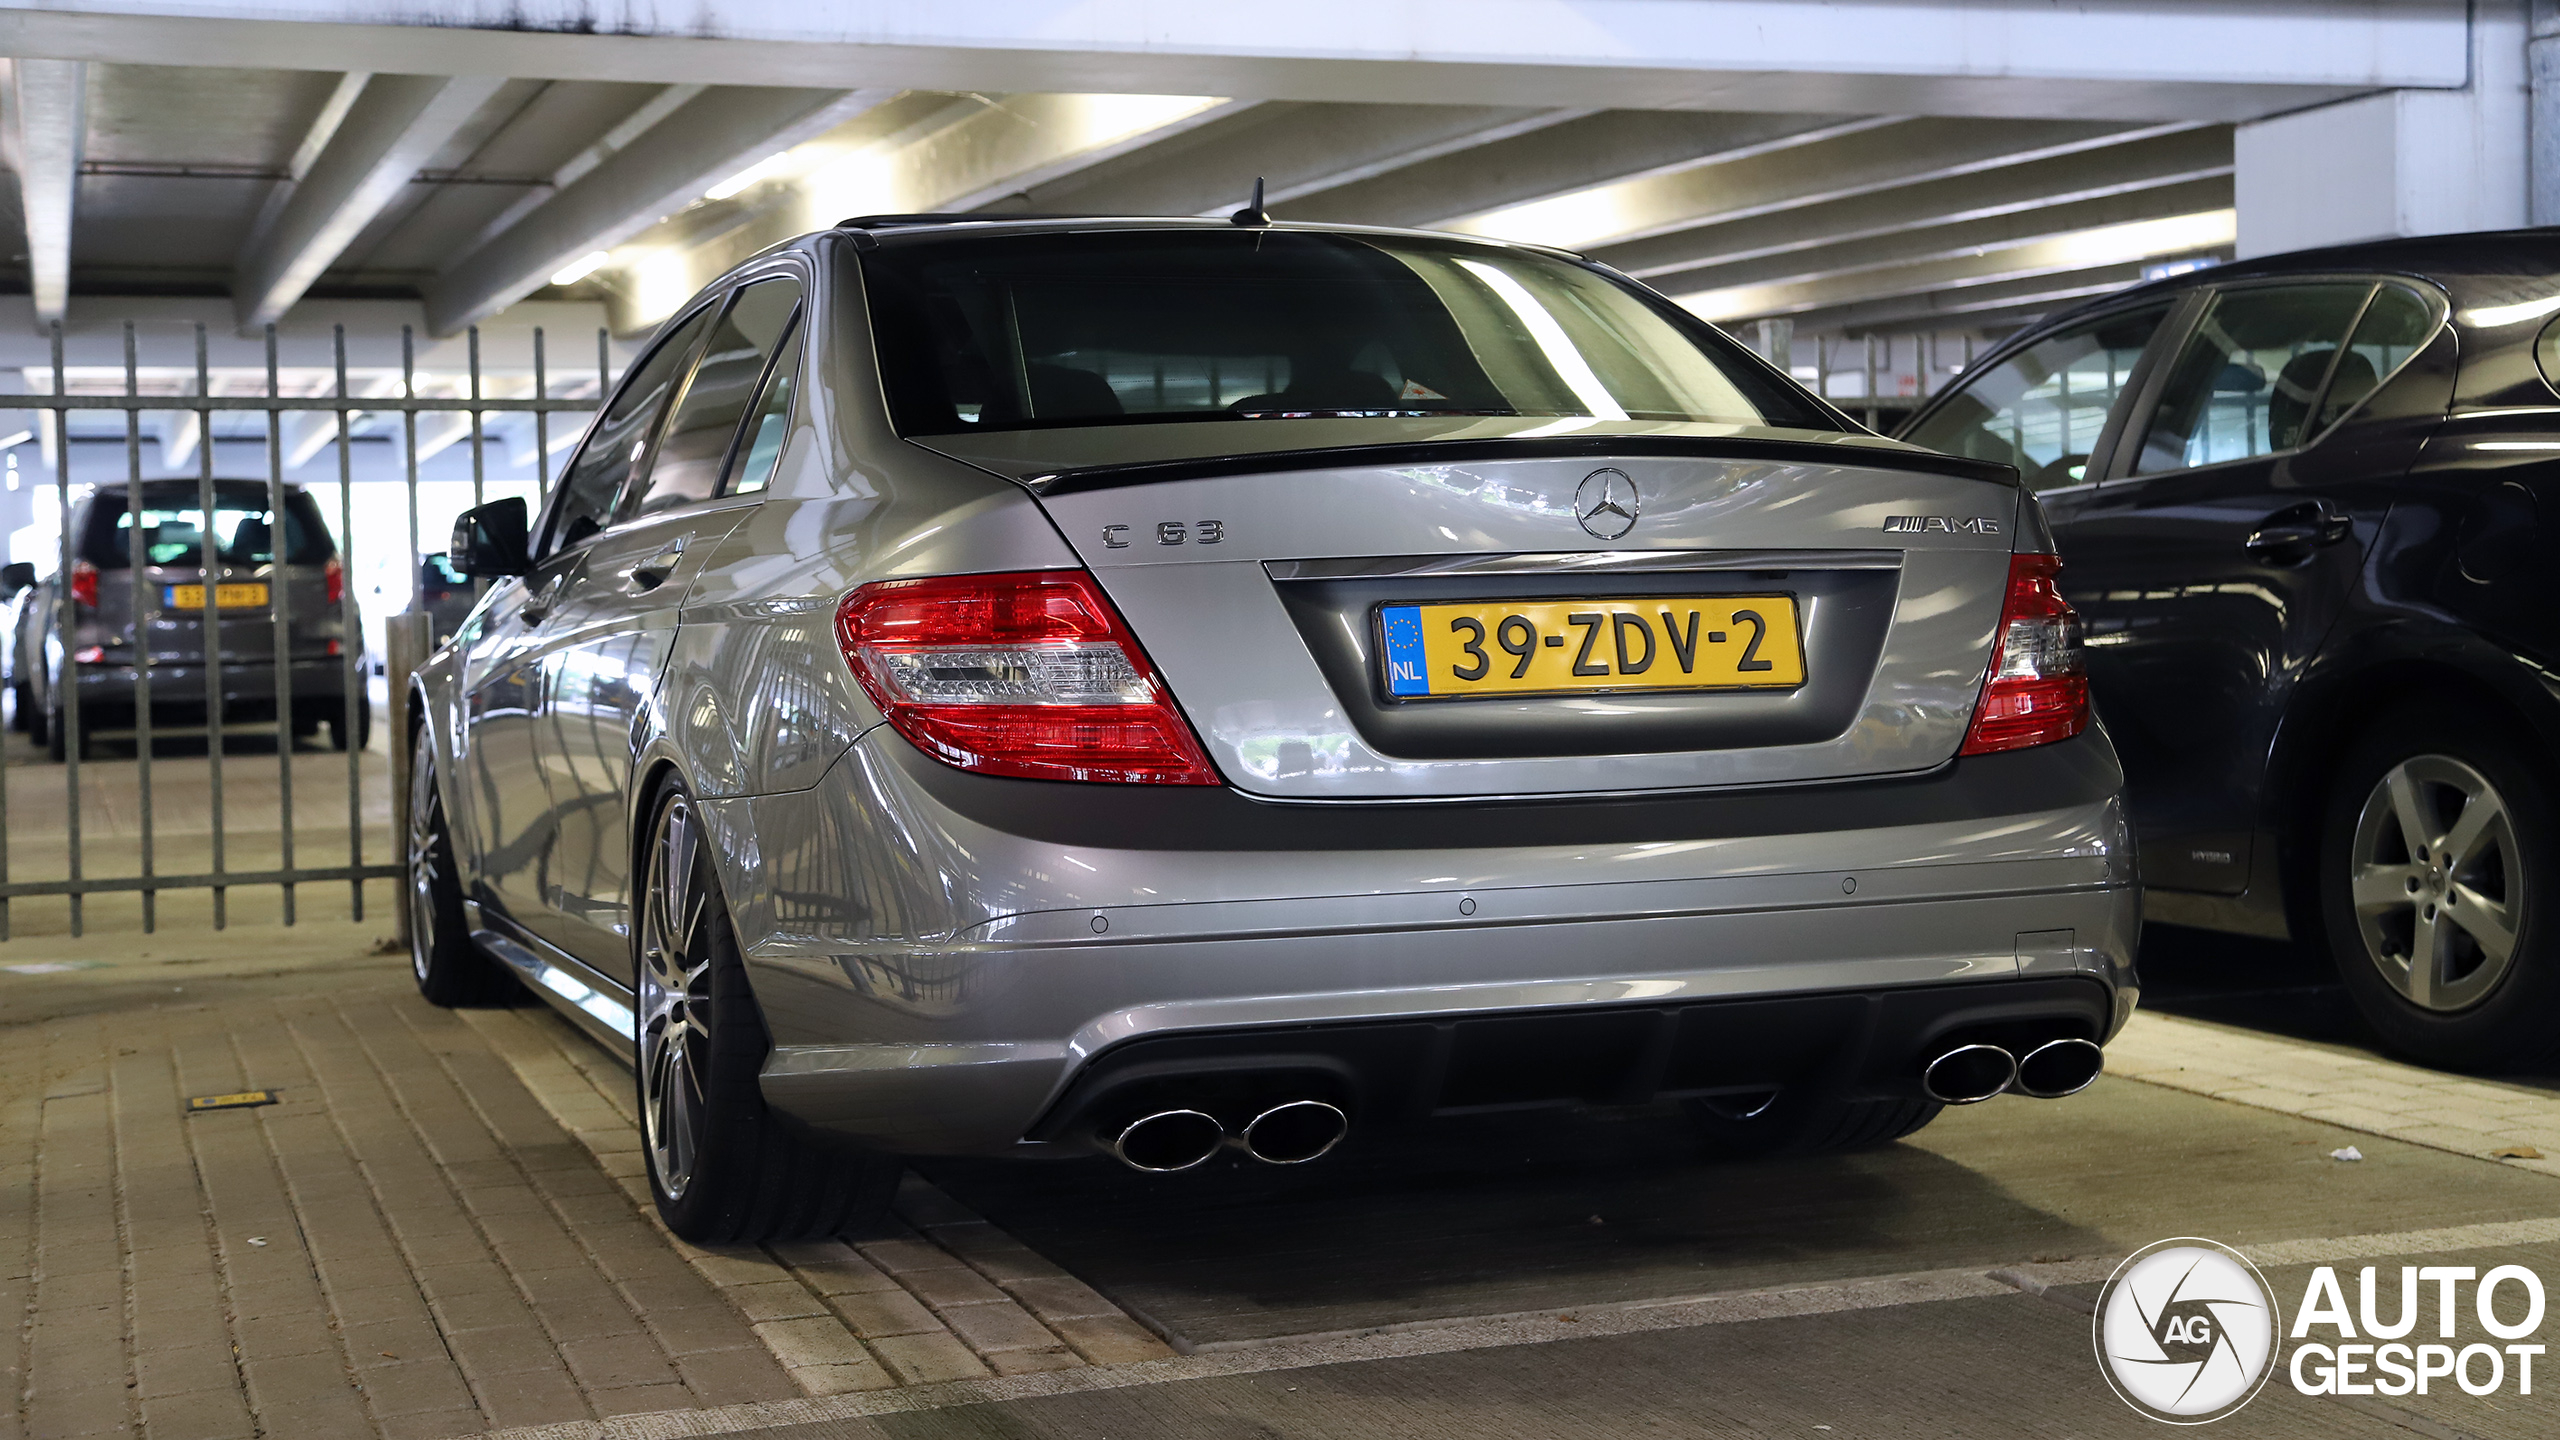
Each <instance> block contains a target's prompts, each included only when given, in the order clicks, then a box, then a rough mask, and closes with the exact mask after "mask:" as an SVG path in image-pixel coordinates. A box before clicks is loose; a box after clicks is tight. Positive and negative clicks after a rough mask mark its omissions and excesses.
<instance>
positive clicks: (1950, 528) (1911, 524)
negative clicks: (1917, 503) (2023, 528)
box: [1884, 515, 2000, 535]
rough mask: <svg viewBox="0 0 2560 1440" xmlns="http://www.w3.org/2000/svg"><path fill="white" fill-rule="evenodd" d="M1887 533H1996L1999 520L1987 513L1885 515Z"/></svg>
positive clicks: (1885, 530) (1997, 532) (1998, 530)
mask: <svg viewBox="0 0 2560 1440" xmlns="http://www.w3.org/2000/svg"><path fill="white" fill-rule="evenodd" d="M1884 533H1886V534H1887V535H1997V534H1999V533H2000V522H1999V521H1997V520H1994V519H1992V518H1991V517H1990V516H1988V515H1975V516H1971V517H1965V516H1957V515H1887V516H1886V517H1884Z"/></svg>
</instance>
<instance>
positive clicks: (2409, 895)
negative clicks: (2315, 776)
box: [2348, 755, 2526, 1012]
mask: <svg viewBox="0 0 2560 1440" xmlns="http://www.w3.org/2000/svg"><path fill="white" fill-rule="evenodd" d="M2348 859H2349V864H2350V865H2351V866H2352V867H2353V868H2352V873H2351V877H2350V880H2351V886H2352V889H2351V893H2352V895H2353V897H2354V903H2355V915H2356V929H2357V931H2358V933H2359V934H2360V936H2361V937H2362V939H2363V941H2364V950H2365V955H2366V957H2367V958H2368V959H2370V960H2371V961H2372V962H2373V964H2374V966H2375V968H2376V969H2378V970H2380V971H2381V973H2382V977H2383V979H2384V980H2386V981H2387V982H2389V984H2390V985H2391V988H2392V989H2394V990H2396V991H2398V992H2399V993H2400V995H2401V996H2402V997H2403V998H2404V999H2406V1000H2407V1001H2408V1002H2409V1003H2410V1004H2412V1005H2414V1006H2416V1007H2418V1008H2419V1009H2421V1010H2430V1011H2436V1012H2447V1011H2455V1010H2463V1009H2468V1008H2469V1007H2471V1006H2473V1005H2476V1004H2478V1003H2479V1002H2480V1001H2481V1000H2483V999H2485V998H2486V997H2487V996H2488V995H2489V993H2490V992H2491V991H2493V990H2495V989H2496V988H2497V986H2498V983H2499V982H2500V981H2501V980H2503V979H2505V978H2506V975H2507V971H2508V969H2509V967H2510V965H2511V964H2512V962H2513V961H2514V958H2515V953H2516V936H2517V934H2518V932H2519V931H2520V929H2521V928H2522V926H2523V922H2524V906H2525V885H2526V879H2525V872H2524V863H2523V856H2522V855H2521V854H2519V853H2518V851H2517V849H2516V837H2515V826H2514V822H2513V819H2512V817H2511V816H2510V814H2509V812H2508V808H2507V803H2506V801H2505V799H2504V798H2503V797H2501V796H2500V795H2499V794H2498V791H2497V787H2495V786H2493V785H2491V784H2490V783H2489V780H2488V777H2487V776H2484V775H2482V774H2481V773H2480V772H2479V771H2478V770H2475V769H2473V768H2472V767H2471V766H2469V765H2466V764H2464V763H2463V762H2462V761H2460V760H2456V759H2454V758H2453V757H2451V756H2448V755H2417V756H2412V757H2410V758H2409V759H2406V760H2403V761H2401V762H2400V763H2398V764H2396V765H2394V766H2392V767H2391V768H2390V769H2389V770H2386V771H2384V772H2383V775H2382V779H2381V780H2380V781H2379V782H2378V783H2376V784H2375V786H2374V787H2373V793H2372V794H2371V795H2370V796H2368V797H2366V799H2365V802H2364V809H2363V811H2362V813H2361V814H2359V815H2358V816H2357V819H2356V831H2355V840H2354V845H2353V848H2352V849H2351V850H2350V851H2349V856H2348Z"/></svg>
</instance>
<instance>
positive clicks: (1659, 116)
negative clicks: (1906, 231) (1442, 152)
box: [1289, 110, 1880, 226]
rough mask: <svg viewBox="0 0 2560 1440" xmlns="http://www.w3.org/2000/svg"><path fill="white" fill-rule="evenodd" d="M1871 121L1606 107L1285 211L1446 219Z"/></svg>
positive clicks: (1361, 218) (1366, 219)
mask: <svg viewBox="0 0 2560 1440" xmlns="http://www.w3.org/2000/svg"><path fill="white" fill-rule="evenodd" d="M1877 123H1880V122H1878V121H1875V120H1872V119H1865V118H1852V117H1842V116H1835V115H1726V114H1702V113H1698V112H1693V111H1672V110H1606V111H1602V112H1600V113H1598V114H1593V115H1586V116H1583V117H1581V118H1579V119H1573V120H1566V121H1563V122H1561V123H1559V124H1554V125H1548V126H1544V127H1541V128H1539V129H1537V130H1534V131H1531V132H1529V133H1526V134H1521V135H1516V136H1513V137H1511V138H1509V139H1505V140H1501V141H1498V142H1495V143H1492V144H1486V145H1480V146H1476V147H1473V148H1471V149H1468V150H1464V151H1461V152H1459V153H1456V154H1452V155H1446V156H1443V157H1441V158H1439V159H1435V160H1426V161H1423V162H1421V163H1419V164H1414V165H1408V166H1405V167H1403V168H1401V169H1398V170H1395V171H1392V172H1390V173H1387V174H1383V175H1377V176H1374V177H1370V178H1367V179H1362V180H1358V181H1355V182H1353V183H1350V184H1346V185H1339V186H1335V187H1333V188H1331V189H1326V190H1321V191H1316V192H1314V193H1311V194H1305V195H1301V196H1299V197H1298V198H1297V199H1295V200H1293V201H1292V202H1291V204H1290V206H1289V218H1290V219H1292V220H1313V221H1329V222H1334V223H1339V224H1350V225H1426V226H1428V225H1444V224H1446V223H1447V222H1448V221H1449V220H1450V219H1451V218H1452V217H1456V216H1465V215H1475V214H1481V213H1484V212H1486V211H1490V210H1496V209H1499V208H1502V207H1505V206H1512V205H1518V204H1523V203H1527V202H1531V201H1538V200H1544V199H1547V198H1549V197H1552V196H1555V195H1558V194H1562V193H1566V192H1572V191H1579V190H1585V189H1588V188H1589V187H1590V186H1591V185H1592V184H1593V183H1594V182H1595V181H1602V180H1619V179H1622V178H1625V177H1641V176H1647V175H1652V174H1655V173H1658V172H1661V171H1664V170H1666V169H1673V168H1680V167H1687V166H1695V165H1700V164H1704V163H1707V162H1709V161H1711V160H1713V159H1716V158H1717V157H1732V156H1742V155H1756V154H1763V153H1767V152H1770V151H1773V150H1783V149H1787V148H1790V147H1794V146H1799V145H1804V144H1808V143H1811V142H1812V141H1814V140H1817V139H1820V138H1822V137H1825V136H1829V135H1833V134H1840V133H1846V132H1847V131H1851V130H1856V129H1862V128H1865V127H1868V126H1872V125H1875V124H1877Z"/></svg>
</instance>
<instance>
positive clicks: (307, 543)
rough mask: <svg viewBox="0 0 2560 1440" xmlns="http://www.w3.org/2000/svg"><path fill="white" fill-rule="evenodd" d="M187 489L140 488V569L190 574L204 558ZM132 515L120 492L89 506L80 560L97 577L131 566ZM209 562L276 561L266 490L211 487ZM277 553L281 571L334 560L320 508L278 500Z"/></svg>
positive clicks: (301, 499) (293, 493)
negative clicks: (281, 555)
mask: <svg viewBox="0 0 2560 1440" xmlns="http://www.w3.org/2000/svg"><path fill="white" fill-rule="evenodd" d="M201 498H202V497H201V493H200V492H199V491H198V490H197V488H196V486H195V485H194V483H193V482H186V483H181V484H176V485H170V486H166V487H163V486H159V485H145V486H144V487H142V551H143V555H144V557H145V560H144V563H146V564H150V565H168V566H176V567H179V568H182V569H184V568H192V567H194V566H196V565H199V564H201V563H202V560H203V555H204V531H205V518H204V507H203V506H202V505H201V504H200V503H199V501H200V499H201ZM133 520H134V516H133V512H132V510H131V509H130V508H129V500H128V496H127V492H126V491H125V490H124V489H123V488H122V487H120V486H119V487H117V488H115V489H112V490H101V491H99V492H98V493H97V495H96V496H95V497H94V498H92V499H91V501H90V503H89V526H88V533H87V535H86V536H85V537H83V543H82V545H81V549H80V555H81V558H82V559H84V560H87V561H88V562H89V563H90V564H92V565H95V566H97V567H98V568H99V569H101V570H121V569H124V568H125V567H126V566H127V565H129V564H131V563H132V556H133V552H132V549H131V544H132V535H133ZM213 544H214V555H215V558H216V559H217V560H219V561H220V562H221V563H222V564H225V565H263V564H266V563H267V562H268V561H270V560H273V559H274V558H275V519H274V516H273V515H272V513H271V512H269V510H268V509H267V487H266V486H264V485H261V484H258V483H256V482H245V483H244V482H237V481H218V482H216V484H215V487H214V492H213ZM284 548H285V563H286V564H288V565H318V564H320V563H322V562H324V561H326V560H327V559H328V558H329V557H330V556H332V555H334V554H336V553H337V548H338V547H337V545H336V543H335V542H334V541H333V540H332V539H331V538H330V535H329V527H328V525H327V524H326V523H324V522H323V521H322V520H321V518H320V507H319V506H317V505H315V504H313V503H312V501H311V497H310V496H309V495H307V494H305V493H303V492H302V491H299V490H288V491H286V492H285V496H284Z"/></svg>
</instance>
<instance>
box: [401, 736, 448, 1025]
mask: <svg viewBox="0 0 2560 1440" xmlns="http://www.w3.org/2000/svg"><path fill="white" fill-rule="evenodd" d="M419 749H420V751H421V752H424V750H425V749H426V747H425V746H424V745H421V746H420V747H419ZM412 774H413V776H414V778H413V779H412V780H411V782H410V786H409V968H410V969H412V970H414V971H416V972H417V975H418V983H419V984H421V985H424V984H426V983H427V967H428V964H429V962H430V961H431V960H432V959H433V958H434V956H435V953H436V942H437V940H438V939H439V938H440V937H438V935H437V934H436V884H437V881H438V878H439V877H440V876H442V875H443V874H444V873H445V869H444V863H445V854H444V845H445V842H444V826H443V825H442V823H440V822H441V821H442V819H443V817H442V815H440V814H439V813H438V811H439V809H440V806H441V802H440V801H439V800H438V798H437V796H436V782H435V771H434V769H433V768H432V767H431V766H430V765H428V764H427V763H425V761H424V760H423V759H421V761H420V762H419V763H418V764H417V765H416V766H415V767H414V769H413V770H412Z"/></svg>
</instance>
